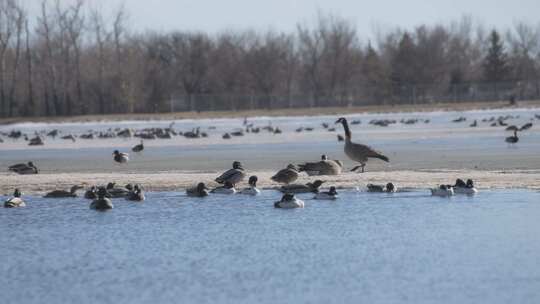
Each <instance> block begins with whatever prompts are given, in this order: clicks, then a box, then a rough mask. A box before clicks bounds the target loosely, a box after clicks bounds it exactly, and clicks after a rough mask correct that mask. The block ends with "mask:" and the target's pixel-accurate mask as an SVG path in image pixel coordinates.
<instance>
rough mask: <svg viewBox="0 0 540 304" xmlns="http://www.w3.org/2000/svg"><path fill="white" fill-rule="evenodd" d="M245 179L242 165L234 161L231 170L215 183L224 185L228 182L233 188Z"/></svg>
mask: <svg viewBox="0 0 540 304" xmlns="http://www.w3.org/2000/svg"><path fill="white" fill-rule="evenodd" d="M245 177H246V173H245V171H244V168H242V163H240V162H239V161H235V162H233V164H232V169H229V170H227V171H225V172H224V173H223V174H221V175H220V176H218V177H217V178H216V179H215V181H216V182H217V183H219V184H225V182H230V183H231V184H232V185H233V186H234V185H236V184H237V183H239V182H241V181H242V180H243V179H244V178H245Z"/></svg>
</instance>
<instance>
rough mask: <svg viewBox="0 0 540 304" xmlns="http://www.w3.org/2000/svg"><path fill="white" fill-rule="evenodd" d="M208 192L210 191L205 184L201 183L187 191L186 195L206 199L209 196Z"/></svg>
mask: <svg viewBox="0 0 540 304" xmlns="http://www.w3.org/2000/svg"><path fill="white" fill-rule="evenodd" d="M208 190H210V189H208V188H207V187H206V185H205V184H204V183H199V184H197V186H196V187H192V188H188V189H186V194H187V196H191V197H205V196H208Z"/></svg>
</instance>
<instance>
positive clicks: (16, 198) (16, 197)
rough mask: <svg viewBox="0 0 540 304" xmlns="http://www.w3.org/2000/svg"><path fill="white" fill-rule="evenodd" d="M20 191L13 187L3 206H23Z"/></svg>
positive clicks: (24, 204)
mask: <svg viewBox="0 0 540 304" xmlns="http://www.w3.org/2000/svg"><path fill="white" fill-rule="evenodd" d="M21 196H22V193H21V191H19V189H15V191H14V192H13V197H12V198H9V199H8V200H7V201H5V202H4V207H5V208H17V207H25V206H26V203H25V202H24V200H23V199H22V198H21Z"/></svg>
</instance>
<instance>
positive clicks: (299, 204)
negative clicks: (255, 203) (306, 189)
mask: <svg viewBox="0 0 540 304" xmlns="http://www.w3.org/2000/svg"><path fill="white" fill-rule="evenodd" d="M274 207H275V208H282V209H293V208H304V202H303V201H302V200H300V199H298V198H296V197H295V196H294V194H292V193H286V194H284V195H283V197H282V198H281V200H279V201H277V202H275V203H274Z"/></svg>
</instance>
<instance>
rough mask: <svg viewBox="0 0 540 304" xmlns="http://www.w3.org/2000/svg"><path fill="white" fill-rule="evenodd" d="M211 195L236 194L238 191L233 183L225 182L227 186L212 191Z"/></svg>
mask: <svg viewBox="0 0 540 304" xmlns="http://www.w3.org/2000/svg"><path fill="white" fill-rule="evenodd" d="M210 193H215V194H235V193H236V189H234V185H233V184H232V183H231V182H229V181H227V182H225V184H224V185H223V186H221V187H217V188H214V189H213V190H212V191H210Z"/></svg>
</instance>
